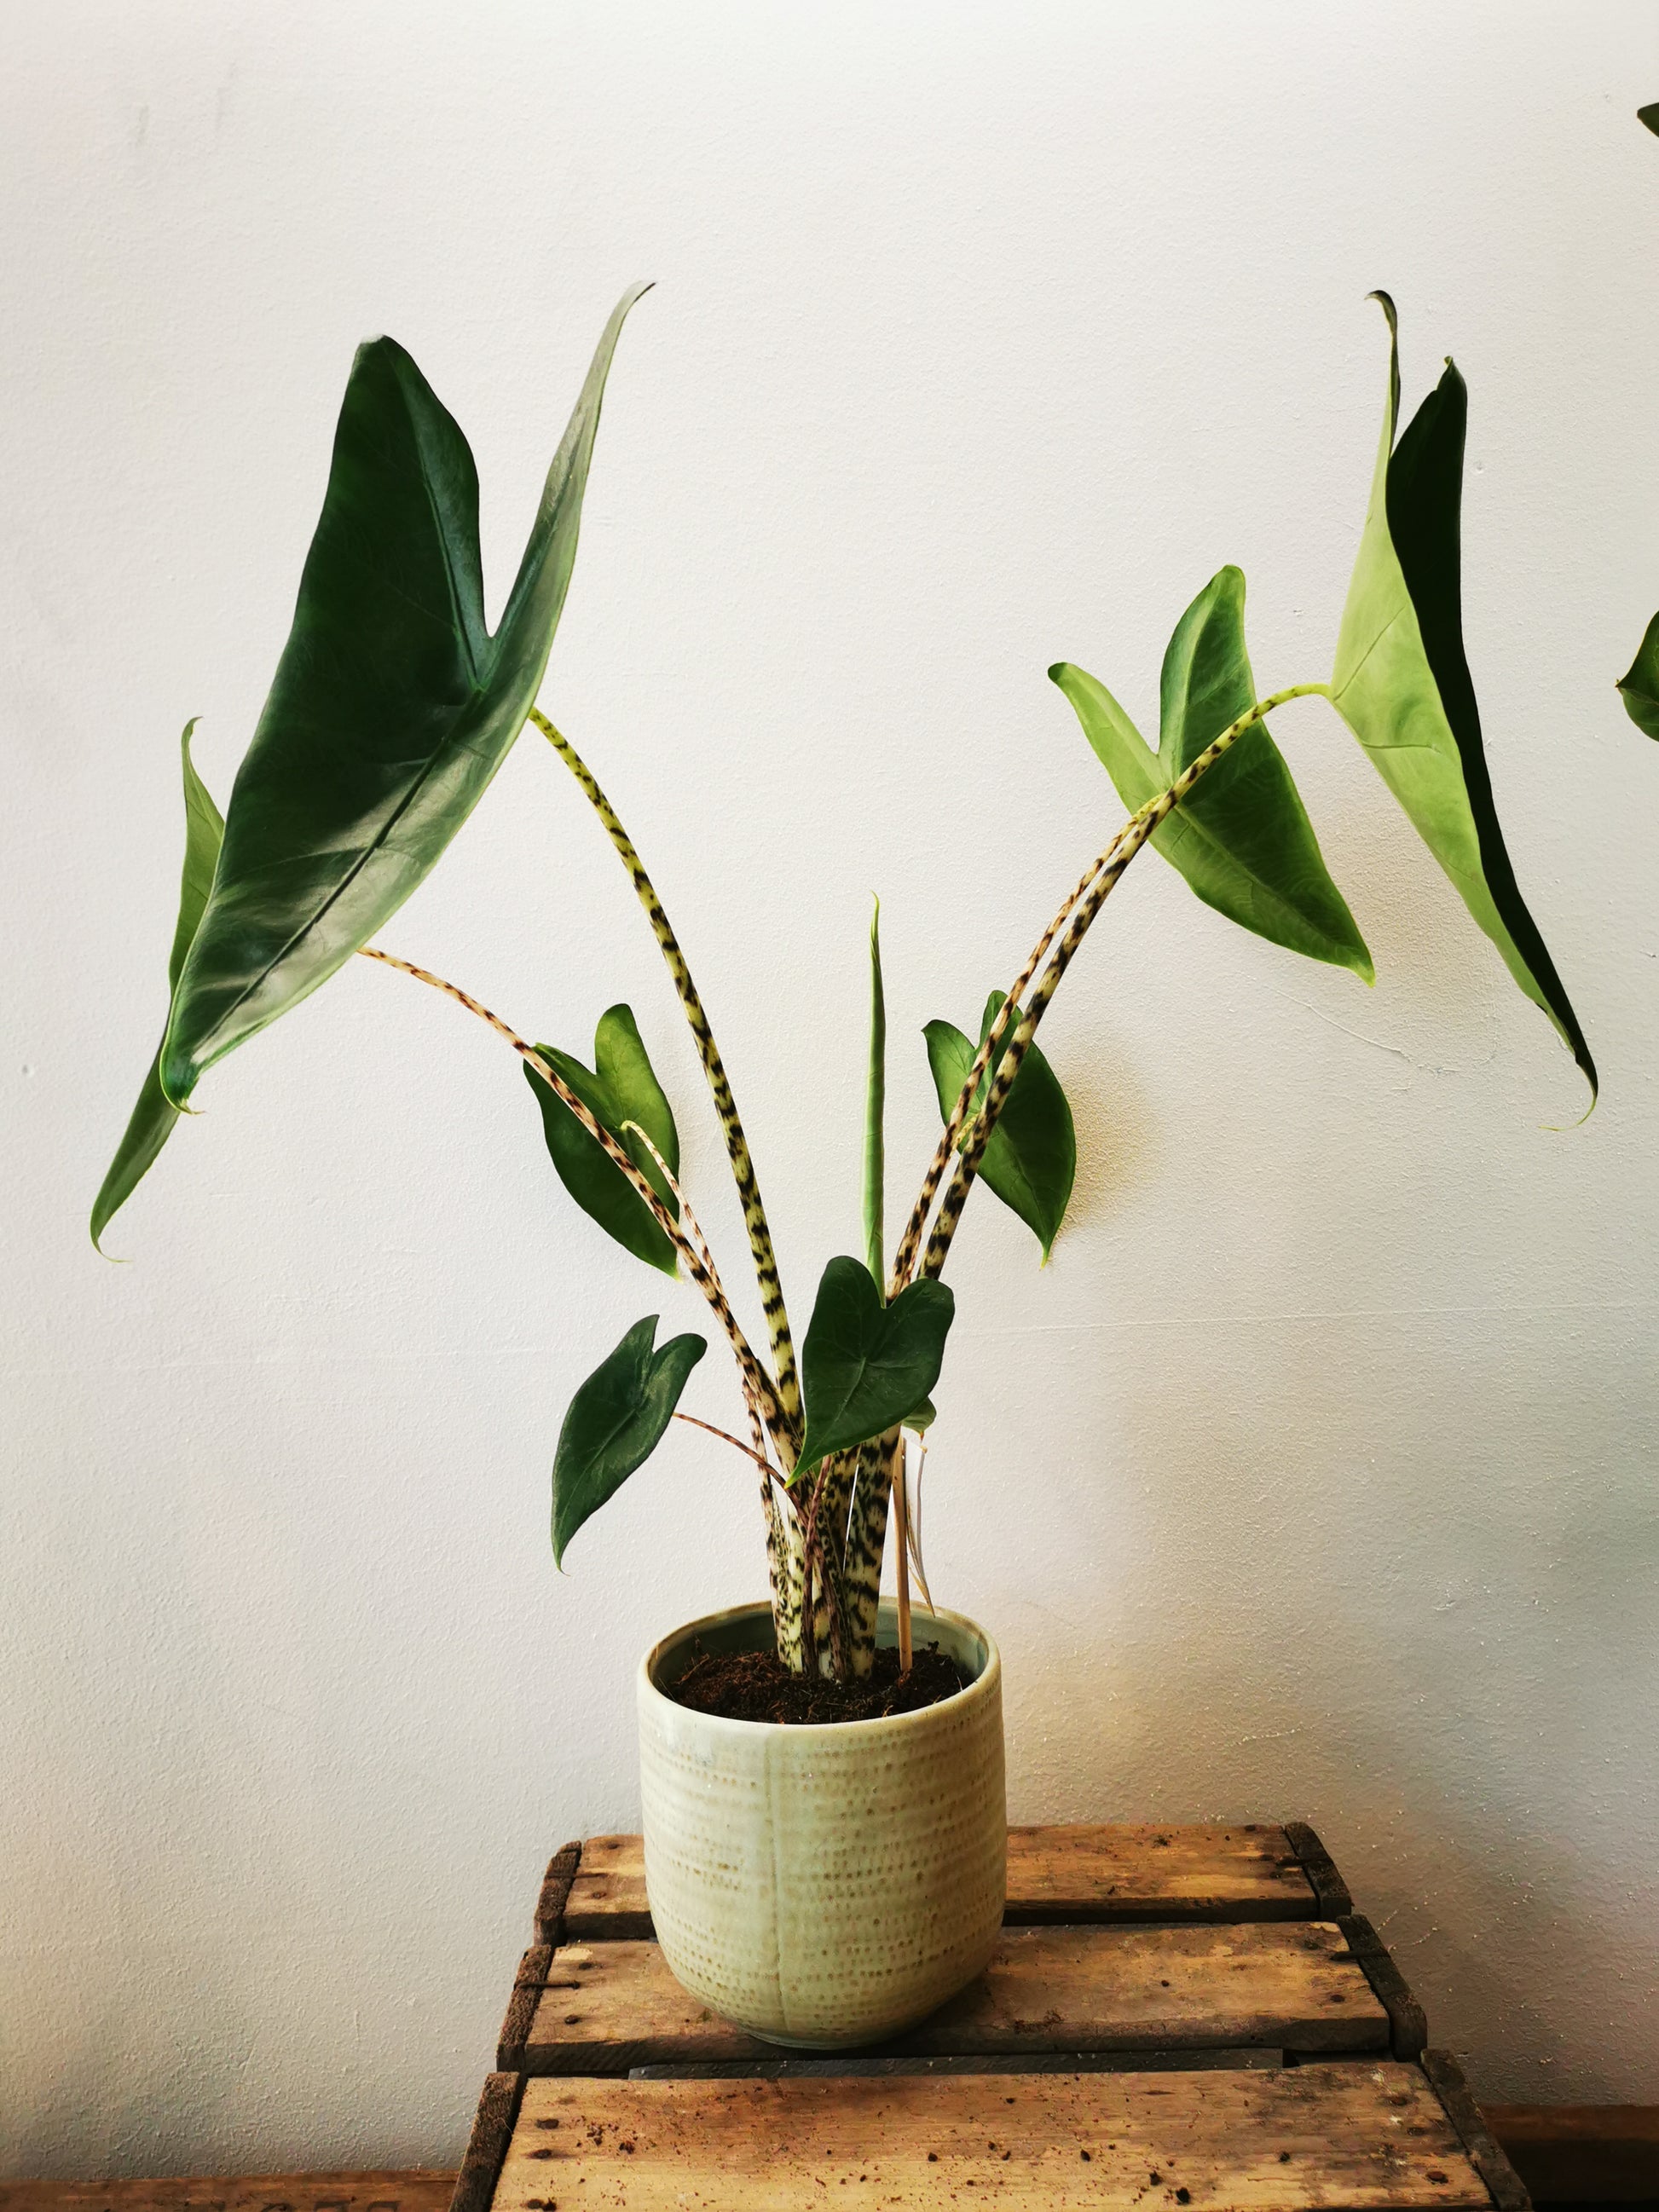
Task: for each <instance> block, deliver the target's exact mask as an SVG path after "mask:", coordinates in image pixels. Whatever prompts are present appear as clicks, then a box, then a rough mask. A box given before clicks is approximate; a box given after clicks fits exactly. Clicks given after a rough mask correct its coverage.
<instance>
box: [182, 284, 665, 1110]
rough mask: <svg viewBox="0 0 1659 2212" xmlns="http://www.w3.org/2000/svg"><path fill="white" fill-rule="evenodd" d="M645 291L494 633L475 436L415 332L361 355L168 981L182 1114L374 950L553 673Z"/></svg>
mask: <svg viewBox="0 0 1659 2212" xmlns="http://www.w3.org/2000/svg"><path fill="white" fill-rule="evenodd" d="M639 289H644V288H643V287H641V288H639ZM638 296H639V290H638V289H636V290H635V291H631V292H629V293H628V294H627V295H625V296H624V298H623V301H621V303H620V305H619V306H618V307H617V310H616V313H614V314H613V315H612V316H611V320H610V322H609V323H608V325H606V327H605V335H604V337H602V338H601V339H600V341H599V350H598V352H597V353H596V354H595V356H594V358H593V364H592V368H591V369H590V370H589V372H588V375H587V380H586V383H585V385H584V386H583V387H582V392H581V396H580V398H579V400H578V401H577V404H576V410H575V412H574V415H573V416H572V417H571V419H570V424H569V427H568V429H567V430H566V432H565V435H564V440H563V442H562V445H561V446H560V447H559V450H558V453H557V454H556V456H555V458H554V461H553V465H552V467H551V469H550V471H549V474H548V477H547V482H546V484H545V486H544V490H543V494H542V500H541V505H540V507H539V509H538V513H537V516H536V520H535V523H534V526H533V527H532V531H531V533H530V538H529V541H528V543H527V544H526V548H525V552H524V557H523V560H522V562H520V568H519V574H518V578H517V580H516V582H515V583H514V585H513V590H512V592H511V594H510V596H509V598H508V599H507V608H506V611H505V613H504V614H503V616H502V617H501V627H500V628H499V629H497V631H496V632H495V635H494V636H493V637H492V636H491V635H490V634H489V631H488V630H487V629H486V628H485V626H484V609H483V573H482V569H481V567H480V562H479V552H478V480H477V471H476V470H475V469H474V466H473V462H472V455H471V451H470V449H469V447H468V446H467V442H466V440H465V438H464V437H463V436H462V435H461V432H460V430H459V427H458V426H457V424H456V423H455V422H454V420H453V417H452V416H450V415H449V414H448V413H447V411H446V410H445V409H444V408H443V407H442V406H441V404H439V402H438V400H437V398H435V396H434V394H433V392H432V390H431V387H430V386H428V383H427V381H426V380H425V378H424V377H423V376H422V374H421V372H420V370H419V369H418V368H416V366H415V363H414V362H413V361H411V360H410V356H408V354H406V353H405V352H404V349H403V348H402V347H401V346H400V345H398V344H397V343H394V341H393V340H392V339H391V338H375V339H374V340H372V341H371V342H370V343H368V344H367V345H365V346H363V347H362V348H361V349H359V351H358V354H357V358H356V362H355V363H354V365H353V368H352V371H351V376H350V379H349V382H348V384H347V386H346V393H345V399H344V403H343V406H342V408H341V411H340V421H339V427H338V430H337V435H336V437H335V442H334V459H333V464H332V466H331V471H330V474H329V480H328V489H327V491H326V493H325V496H324V501H323V511H322V516H321V519H320V520H319V523H318V526H317V532H316V535H315V537H314V538H313V540H312V544H311V550H310V553H309V554H308V556H307V560H306V565H305V573H304V575H303V576H302V578H301V584H300V596H299V604H298V605H297V607H296V608H295V616H294V627H293V629H292V631H291V632H290V634H289V641H288V644H287V646H286V647H285V648H284V651H283V657H282V660H281V662H280V664H279V665H278V667H277V670H276V680H275V682H274V683H273V684H272V686H271V690H270V697H269V698H268V699H267V701H266V702H265V707H264V713H263V714H261V716H260V718H259V725H258V728H257V730H256V731H255V732H254V734H253V741H252V744H251V745H250V746H249V748H248V751H247V757H246V759H245V760H244V761H243V763H242V766H241V769H240V773H239V774H238V775H237V778H236V783H235V787H234V790H233V792H232V793H231V799H230V805H229V808H228V811H227V814H226V818H225V836H224V846H223V850H222V854H221V855H220V862H219V870H218V874H217V877H216V881H215V883H214V887H213V893H212V896H211V897H210V900H209V902H208V906H207V911H206V913H205V914H204V915H203V917H202V922H201V927H200V928H199V929H198V930H197V934H196V939H195V941H194V943H193V944H192V945H191V950H190V955H189V957H188V958H187V959H186V961H185V966H184V972H183V973H182V975H180V976H179V982H178V985H177V987H176V988H175V990H174V992H173V1011H172V1015H171V1018H170V1020H169V1022H168V1025H167V1040H166V1042H165V1044H164V1046H163V1048H162V1054H161V1081H162V1086H163V1088H164V1090H165V1091H166V1093H167V1097H168V1098H169V1099H170V1100H171V1101H172V1103H173V1104H174V1105H175V1106H182V1105H183V1104H184V1103H185V1101H186V1100H187V1099H188V1098H189V1097H190V1095H191V1091H193V1090H194V1089H195V1087H196V1084H197V1079H198V1078H199V1077H200V1075H201V1074H202V1073H203V1071H204V1069H205V1068H207V1067H210V1066H212V1065H213V1063H214V1062H215V1061H216V1060H220V1059H222V1057H223V1056H224V1054H226V1053H228V1052H229V1051H231V1050H232V1049H233V1048H234V1047H235V1046H237V1045H239V1044H240V1043H242V1042H244V1041H245V1040H246V1038H248V1037H251V1036H253V1035H254V1034H255V1033H256V1032H257V1031H258V1030H262V1029H264V1027H265V1025H266V1024H268V1023H270V1022H272V1021H275V1020H276V1018H277V1016H278V1015H280V1014H283V1013H285V1012H287V1011H288V1009H289V1007H290V1006H295V1005H296V1004H297V1003H298V1001H299V1000H301V999H303V998H304V997H305V996H306V995H307V993H309V992H312V991H314V990H315V989H316V988H317V987H318V986H319V984H320V983H322V982H325V981H326V980H327V978H328V977H329V976H330V975H332V974H333V973H334V971H335V969H337V968H338V967H339V966H340V965H341V964H342V963H343V962H344V961H346V960H348V959H349V957H351V955H352V954H353V953H354V952H356V951H357V950H358V949H359V947H360V946H362V945H365V944H367V943H368V939H370V938H371V937H372V936H373V935H374V932H375V931H376V930H377V929H378V928H379V927H380V925H381V924H382V923H383V922H384V921H386V919H387V917H388V916H389V915H392V914H394V913H395V912H396V911H397V909H398V907H400V906H401V905H402V904H403V902H404V900H405V899H406V898H407V897H408V896H409V895H410V892H411V891H412V890H414V889H415V887H416V884H418V883H420V882H421V881H422V878H424V877H425V876H426V875H427V874H428V872H429V871H430V870H431V869H432V868H433V867H434V866H435V865H436V863H437V861H438V860H439V859H440V857H441V854H443V851H444V849H445V848H446V847H447V845H448V843H449V842H450V840H451V838H453V836H454V835H455V833H456V832H457V830H459V828H460V827H461V824H462V823H464V822H465V820H466V818H467V817H468V815H469V814H471V811H472V809H473V808H474V807H475V806H476V805H477V803H478V800H479V799H481V798H482V797H483V793H484V791H485V789H486V788H487V787H488V786H489V781H490V779H491V778H492V777H493V776H494V775H495V771H496V769H498V768H499V767H500V766H501V762H502V760H503V758H504V757H506V754H507V750H508V749H509V747H510V746H511V745H512V744H513V740H514V738H516V737H517V736H518V734H519V732H520V728H521V727H522V726H523V724H524V720H525V717H526V714H527V713H528V712H529V709H530V707H531V705H532V702H533V701H534V699H535V696H536V692H537V690H538V686H539V684H540V683H541V679H542V675H543V671H544V669H545V668H546V665H547V657H548V653H549V650H550V647H551V645H552V642H553V633H554V630H555V629H556V627H557V623H558V619H559V615H560V612H561V610H562V607H563V605H564V598H565V591H566V587H567V586H568V583H569V580H570V572H571V568H572V565H573V563H574V560H575V556H576V536H577V529H578V525H579V522H580V513H581V501H582V493H583V489H584V488H585V486H586V481H587V471H588V463H589V459H590V458H591V455H592V447H593V438H594V434H595V432H596V430H597V428H598V427H599V404H600V399H601V397H602V395H603V392H604V389H605V374H606V371H607V369H608V368H609V367H610V364H611V352H612V350H613V349H614V347H615V345H616V342H617V333H618V331H620V329H621V327H622V322H623V317H624V315H625V314H626V313H627V312H628V310H629V307H631V306H632V304H633V302H634V301H635V299H636V298H637V297H638Z"/></svg>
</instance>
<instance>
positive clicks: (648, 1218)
mask: <svg viewBox="0 0 1659 2212" xmlns="http://www.w3.org/2000/svg"><path fill="white" fill-rule="evenodd" d="M536 1049H537V1051H538V1053H539V1054H541V1056H542V1058H543V1059H544V1060H548V1061H550V1063H551V1064H552V1066H554V1067H556V1069H557V1070H558V1072H559V1073H560V1074H561V1075H562V1077H563V1078H564V1079H565V1081H566V1082H567V1083H568V1085H570V1088H571V1089H572V1090H573V1091H574V1092H575V1094H576V1096H577V1097H579V1098H580V1100H581V1102H582V1103H583V1105H585V1106H586V1108H587V1109H588V1111H589V1112H590V1113H591V1114H592V1115H593V1117H594V1119H595V1120H596V1121H598V1122H599V1124H600V1125H601V1127H604V1128H606V1129H608V1130H609V1131H610V1133H611V1135H612V1136H613V1137H614V1138H616V1139H617V1143H618V1144H620V1145H621V1146H623V1147H624V1149H625V1150H626V1151H627V1152H628V1153H629V1157H630V1158H632V1160H633V1162H634V1164H635V1166H636V1167H637V1168H638V1169H639V1170H640V1172H641V1174H642V1175H643V1176H645V1179H646V1181H647V1182H649V1183H650V1184H651V1185H652V1186H653V1188H654V1189H655V1190H656V1192H657V1194H658V1195H659V1197H660V1198H661V1200H662V1201H663V1203H664V1205H665V1206H667V1208H668V1210H669V1212H671V1213H672V1214H674V1215H676V1216H678V1212H679V1202H678V1200H677V1199H676V1198H674V1197H673V1195H672V1194H671V1191H670V1189H669V1186H668V1179H667V1176H665V1175H664V1174H663V1171H662V1170H661V1168H659V1166H658V1164H657V1163H656V1161H655V1160H654V1159H653V1158H652V1155H651V1146H649V1145H647V1144H644V1143H643V1142H641V1138H640V1134H639V1130H638V1129H630V1128H626V1127H624V1126H623V1125H624V1124H625V1123H627V1122H629V1121H636V1122H638V1124H639V1127H640V1128H641V1129H643V1130H644V1131H645V1133H646V1135H647V1136H648V1137H649V1138H650V1139H651V1144H652V1145H654V1146H656V1148H657V1150H658V1152H660V1153H661V1154H662V1156H663V1158H664V1159H665V1160H666V1161H667V1163H668V1166H669V1171H670V1173H671V1174H673V1175H676V1176H678V1173H679V1166H680V1139H679V1132H678V1129H677V1128H676V1127H675V1126H674V1114H673V1109H672V1108H671V1106H670V1105H669V1103H668V1100H667V1098H666V1097H665V1095H664V1092H663V1088H662V1085H660V1084H659V1082H658V1080H657V1078H656V1074H655V1072H654V1071H653V1068H652V1066H651V1062H650V1060H649V1058H648V1057H647V1053H646V1049H645V1045H644V1042H643V1041H642V1040H641V1036H640V1032H639V1025H638V1024H637V1023H636V1022H635V1019H634V1015H633V1012H632V1010H631V1008H629V1007H628V1006H611V1007H608V1008H607V1009H606V1011H605V1012H604V1013H602V1014H601V1015H600V1016H599V1027H598V1029H597V1030H595V1031H594V1034H593V1066H592V1067H591V1068H589V1067H584V1066H582V1064H581V1062H580V1060H576V1059H574V1058H573V1057H572V1056H571V1054H569V1053H568V1052H561V1051H560V1050H559V1049H558V1048H557V1046H556V1045H550V1044H538V1046H537V1048H536ZM520 1066H522V1067H523V1069H524V1072H525V1073H526V1076H527V1077H528V1078H529V1080H530V1087H531V1089H532V1091H534V1092H535V1094H536V1100H537V1103H538V1105H539V1106H540V1108H541V1109H542V1129H543V1133H544V1135H545V1137H546V1139H547V1149H548V1151H549V1152H550V1153H551V1154H552V1157H553V1164H554V1166H555V1168H556V1169H557V1170H558V1175H559V1180H560V1182H562V1183H563V1185H564V1187H565V1188H566V1189H567V1190H568V1192H569V1193H570V1195H571V1196H572V1198H574V1200H575V1201H576V1203H577V1205H578V1206H580V1207H581V1209H582V1211H583V1212H585V1213H587V1214H590V1215H592V1218H593V1219H594V1220H595V1221H597V1222H598V1223H599V1226H600V1228H601V1229H603V1230H604V1231H605V1232H606V1234H607V1235H609V1236H611V1237H615V1238H616V1240H617V1243H618V1244H621V1245H623V1246H624V1247H626V1249H628V1250H629V1251H630V1252H632V1253H633V1254H634V1255H635V1258H636V1259H640V1260H643V1261H646V1262H647V1264H648V1265H649V1266H651V1267H660V1268H661V1269H662V1271H663V1273H665V1275H671V1274H674V1273H677V1272H678V1261H677V1258H676V1255H675V1251H674V1247H673V1245H672V1243H671V1242H670V1240H669V1238H668V1237H667V1236H666V1235H665V1233H664V1231H663V1230H662V1229H661V1227H660V1226H659V1224H658V1222H657V1219H656V1218H655V1216H654V1215H653V1213H652V1212H651V1209H650V1207H649V1206H647V1204H646V1202H645V1200H643V1199H642V1198H641V1196H640V1194H639V1193H638V1191H636V1190H635V1188H634V1187H633V1185H632V1184H631V1183H630V1182H629V1180H628V1178H627V1176H625V1175H624V1174H623V1171H622V1170H621V1169H620V1168H619V1167H618V1166H617V1164H616V1162H615V1161H614V1160H611V1159H607V1158H606V1157H605V1153H604V1152H602V1151H601V1150H600V1148H599V1145H598V1144H597V1143H596V1142H595V1141H594V1139H592V1137H590V1136H589V1135H588V1133H587V1132H586V1129H584V1128H583V1127H582V1125H581V1123H580V1121H578V1120H577V1119H576V1117H575V1115H574V1114H573V1113H572V1112H571V1110H570V1109H569V1108H568V1106H567V1105H566V1104H565V1103H564V1101H563V1100H562V1098H561V1097H559V1096H558V1094H557V1093H556V1091H552V1090H550V1088H549V1086H548V1085H546V1084H545V1083H544V1081H543V1080H542V1079H541V1077H540V1076H539V1075H538V1073H536V1071H535V1069H534V1068H533V1067H532V1066H531V1065H530V1063H529V1061H528V1060H523V1061H521V1062H520Z"/></svg>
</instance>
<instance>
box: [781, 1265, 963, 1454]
mask: <svg viewBox="0 0 1659 2212" xmlns="http://www.w3.org/2000/svg"><path fill="white" fill-rule="evenodd" d="M956 1304H957V1302H956V1298H955V1297H954V1295H953V1294H952V1293H951V1291H950V1289H949V1288H948V1287H947V1286H946V1285H945V1284H944V1283H936V1282H920V1283H909V1284H907V1285H906V1286H905V1287H904V1289H903V1290H902V1291H900V1292H899V1294H898V1296H897V1297H896V1298H895V1299H894V1300H893V1302H892V1304H890V1305H885V1306H884V1305H883V1304H882V1302H881V1292H880V1291H879V1290H878V1289H877V1287H876V1284H875V1280H874V1278H873V1277H872V1275H871V1273H870V1270H869V1269H868V1268H867V1267H866V1266H865V1265H864V1264H863V1262H862V1261H859V1260H851V1259H848V1258H845V1257H842V1258H839V1259H835V1260H832V1261H830V1262H829V1266H828V1267H826V1268H825V1269H824V1271H823V1280H822V1281H821V1282H820V1283H819V1285H818V1295H817V1304H816V1305H815V1306H814V1307H813V1309H812V1319H811V1324H810V1325H809V1327H808V1328H807V1331H806V1341H805V1344H804V1345H803V1346H802V1347H801V1386H802V1389H803V1390H804V1392H805V1399H806V1434H805V1438H804V1439H803V1441H802V1443H801V1449H800V1461H799V1466H798V1467H797V1468H796V1472H795V1475H794V1476H793V1477H792V1478H791V1480H799V1476H800V1475H802V1474H805V1472H806V1471H807V1470H808V1469H809V1468H812V1467H815V1466H816V1465H817V1462H818V1461H819V1460H821V1459H825V1458H827V1457H828V1456H829V1455H830V1454H831V1453H832V1452H842V1451H850V1450H851V1449H852V1448H853V1446H854V1444H861V1443H865V1442H866V1440H867V1439H868V1438H869V1437H878V1436H882V1435H884V1433H885V1432H886V1431H887V1430H889V1429H890V1428H895V1427H896V1426H897V1425H898V1424H899V1423H900V1422H902V1421H904V1420H906V1419H908V1418H909V1416H910V1415H911V1414H913V1413H918V1412H920V1411H921V1408H922V1407H923V1404H924V1402H925V1401H926V1400H927V1398H928V1397H929V1395H931V1393H932V1391H933V1385H934V1383H937V1382H938V1380H939V1366H940V1364H941V1362H942V1361H943V1359H944V1358H945V1336H946V1334H948V1332H949V1330H950V1327H951V1320H952V1318H953V1317H954V1316H955V1313H956Z"/></svg>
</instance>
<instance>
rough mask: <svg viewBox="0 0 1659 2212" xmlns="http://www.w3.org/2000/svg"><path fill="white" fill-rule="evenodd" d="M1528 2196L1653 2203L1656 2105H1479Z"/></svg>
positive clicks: (1658, 2173)
mask: <svg viewBox="0 0 1659 2212" xmlns="http://www.w3.org/2000/svg"><path fill="white" fill-rule="evenodd" d="M1480 2117H1481V2118H1482V2120H1483V2121H1484V2122H1485V2123H1486V2128H1487V2130H1488V2131H1489V2133H1491V2134H1492V2136H1495V2137H1496V2138H1497V2140H1498V2143H1499V2145H1500V2146H1501V2148H1503V2149H1504V2152H1505V2153H1506V2154H1508V2157H1509V2160H1510V2164H1511V2166H1514V2168H1515V2170H1516V2172H1517V2173H1518V2174H1519V2175H1520V2177H1521V2179H1522V2182H1523V2183H1524V2184H1525V2185H1526V2186H1527V2188H1528V2191H1530V2192H1531V2194H1532V2196H1533V2197H1534V2200H1535V2201H1538V2202H1541V2203H1555V2204H1559V2203H1577V2204H1659V2105H1483V2106H1481V2109H1480Z"/></svg>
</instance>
